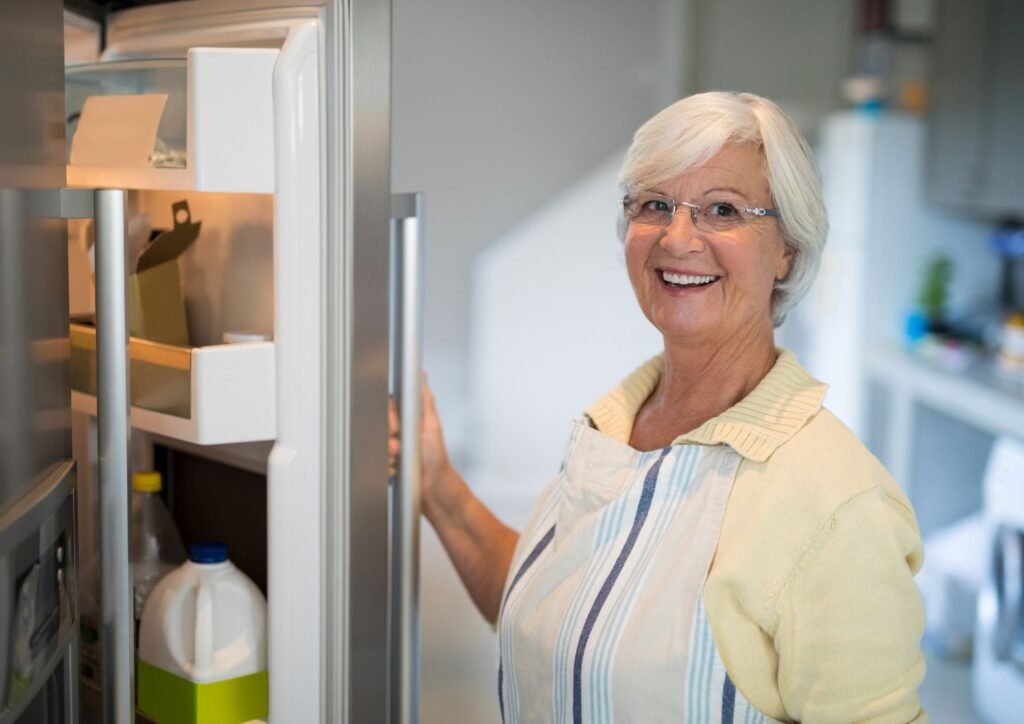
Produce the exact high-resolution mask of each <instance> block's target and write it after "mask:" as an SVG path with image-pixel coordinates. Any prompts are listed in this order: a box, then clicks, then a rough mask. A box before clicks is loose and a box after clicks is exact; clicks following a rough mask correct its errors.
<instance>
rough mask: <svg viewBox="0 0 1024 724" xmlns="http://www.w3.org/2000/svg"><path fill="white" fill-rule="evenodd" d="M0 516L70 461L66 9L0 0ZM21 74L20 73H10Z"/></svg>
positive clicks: (54, 3)
mask: <svg viewBox="0 0 1024 724" xmlns="http://www.w3.org/2000/svg"><path fill="white" fill-rule="evenodd" d="M0 17H3V19H4V20H3V23H0V67H2V68H3V69H4V72H3V73H2V74H0V97H2V98H3V99H4V107H5V109H7V110H5V111H4V112H3V113H2V114H0V512H2V511H4V510H7V509H9V508H10V507H11V506H12V505H13V504H14V503H15V502H16V501H17V500H18V499H19V498H21V497H23V496H24V495H26V494H27V493H28V492H29V491H30V490H31V489H32V488H33V487H34V486H36V485H38V484H40V483H41V481H43V480H44V479H45V478H46V476H47V474H48V473H49V472H51V471H52V470H53V468H54V466H55V465H57V464H59V463H60V462H61V461H64V460H68V459H69V458H70V457H71V436H70V424H71V411H70V379H71V378H70V369H69V354H70V348H69V345H68V299H67V230H66V229H67V227H66V223H65V222H64V221H61V220H59V219H49V218H42V217H41V216H40V214H39V212H38V211H37V209H36V206H37V204H36V203H35V200H36V198H37V197H38V194H37V192H36V190H39V189H46V188H53V189H56V188H60V187H62V186H63V185H64V179H65V171H64V65H63V57H64V56H63V52H64V51H63V48H64V45H63V35H62V32H61V29H62V27H63V15H62V7H61V3H60V2H58V1H57V0H49V1H47V2H38V3H37V2H32V3H23V2H17V0H0ZM11 69H17V72H10V70H11Z"/></svg>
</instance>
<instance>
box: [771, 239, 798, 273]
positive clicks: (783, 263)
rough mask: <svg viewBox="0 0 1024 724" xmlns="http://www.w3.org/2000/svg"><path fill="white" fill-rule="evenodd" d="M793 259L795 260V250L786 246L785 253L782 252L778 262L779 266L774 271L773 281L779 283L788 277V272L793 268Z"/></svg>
mask: <svg viewBox="0 0 1024 724" xmlns="http://www.w3.org/2000/svg"><path fill="white" fill-rule="evenodd" d="M794 259H796V249H793V248H792V247H790V246H789V245H788V244H787V245H786V249H785V251H783V252H782V258H781V259H780V260H779V266H778V268H777V269H776V270H775V281H777V282H781V281H782V280H783V279H785V278H786V277H788V276H789V272H790V270H791V269H792V268H793V260H794Z"/></svg>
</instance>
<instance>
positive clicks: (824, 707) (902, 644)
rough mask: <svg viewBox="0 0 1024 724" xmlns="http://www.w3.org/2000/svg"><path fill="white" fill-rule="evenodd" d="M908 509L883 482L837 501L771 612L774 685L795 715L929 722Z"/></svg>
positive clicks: (918, 550)
mask: <svg viewBox="0 0 1024 724" xmlns="http://www.w3.org/2000/svg"><path fill="white" fill-rule="evenodd" d="M922 556H923V551H922V546H921V539H920V535H919V533H918V530H917V526H916V524H915V523H914V517H913V513H912V512H911V511H910V510H909V509H908V508H907V507H906V506H905V505H904V504H903V503H902V502H901V501H899V500H897V499H895V498H893V497H892V496H891V495H889V494H888V493H887V492H886V490H885V488H884V486H881V485H880V486H877V487H873V488H870V489H869V490H866V491H864V492H862V493H859V494H857V495H855V496H853V497H852V498H850V499H849V500H848V501H846V502H845V503H843V504H842V505H840V506H839V507H838V508H837V509H836V510H835V512H834V514H833V515H832V516H831V518H830V519H828V520H827V521H826V522H825V525H824V526H823V528H822V529H821V531H820V533H819V535H818V536H817V537H816V539H815V540H814V542H813V543H812V544H811V546H810V547H809V548H808V550H807V551H806V552H805V553H804V555H803V556H802V558H801V560H800V561H799V563H798V564H797V566H796V569H795V570H794V571H793V573H792V575H791V577H790V578H789V580H788V582H787V583H786V584H785V586H784V587H783V588H782V589H781V590H780V591H779V595H778V598H777V599H776V606H775V610H776V613H777V615H778V628H777V631H776V633H775V637H774V638H775V646H776V649H777V651H778V654H779V660H778V665H779V669H778V686H779V693H780V695H781V697H782V703H783V705H784V706H785V709H786V712H787V713H788V714H789V715H790V716H791V717H792V718H793V719H794V720H796V721H801V722H806V723H808V724H812V723H815V722H845V723H848V722H886V723H889V722H892V723H899V724H905V723H906V722H926V721H927V720H928V719H927V715H926V714H925V713H924V711H923V710H922V709H921V705H920V699H919V697H918V693H917V689H918V686H919V685H920V683H921V681H922V680H923V679H924V673H925V662H924V657H923V656H922V654H921V650H920V645H919V642H920V640H921V635H922V633H923V631H924V607H923V605H922V602H921V596H920V594H919V592H918V589H917V587H916V585H915V584H914V581H913V576H914V573H915V572H916V571H917V569H919V568H920V565H921V562H922Z"/></svg>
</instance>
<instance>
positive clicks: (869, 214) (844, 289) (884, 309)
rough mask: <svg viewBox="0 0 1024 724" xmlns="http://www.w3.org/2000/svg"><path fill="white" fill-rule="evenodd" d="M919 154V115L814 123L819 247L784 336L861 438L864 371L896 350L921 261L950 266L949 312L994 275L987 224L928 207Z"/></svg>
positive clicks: (865, 424)
mask: <svg viewBox="0 0 1024 724" xmlns="http://www.w3.org/2000/svg"><path fill="white" fill-rule="evenodd" d="M924 153H925V126H924V121H923V120H922V119H921V118H918V117H914V116H908V115H904V114H899V113H885V114H882V115H867V114H864V113H859V112H855V111H847V112H842V113H836V114H833V115H831V116H829V117H828V118H827V119H826V120H825V123H824V125H823V127H822V132H821V141H820V146H819V148H818V154H817V155H818V159H819V163H820V166H821V171H822V181H823V186H824V197H825V205H826V208H827V209H828V215H829V224H830V230H829V235H828V241H827V243H826V245H825V250H824V253H823V255H822V259H821V270H820V272H819V275H818V279H817V281H816V282H815V284H814V287H813V288H812V289H811V291H810V293H809V294H808V296H807V298H806V299H805V300H804V301H803V302H802V303H801V304H800V305H799V306H798V307H797V308H796V309H795V310H794V312H793V314H792V316H791V319H792V321H791V322H788V323H787V325H786V327H785V328H784V337H783V339H784V340H785V343H786V344H789V345H792V346H793V347H794V348H795V349H796V351H797V353H798V356H799V357H800V359H801V360H802V361H803V362H804V364H805V365H806V366H807V368H808V370H809V371H810V372H811V373H812V374H814V375H815V376H817V377H819V379H821V380H823V381H825V382H827V383H828V385H829V390H828V397H827V398H826V405H828V407H829V409H831V410H832V411H833V412H834V413H835V414H836V416H838V417H839V419H840V420H842V421H843V422H844V423H845V424H846V425H847V426H848V427H850V428H851V429H852V430H853V431H854V432H855V433H857V435H858V436H860V437H861V439H863V440H867V439H869V437H870V436H869V427H870V425H871V422H870V421H869V419H868V417H869V412H868V405H867V394H866V387H867V379H868V375H869V371H870V367H871V365H872V362H873V359H874V358H875V357H877V356H878V355H879V353H880V352H884V351H886V350H890V349H899V348H901V347H902V346H903V332H904V328H905V320H906V317H907V315H908V314H909V313H910V312H912V311H913V310H914V307H915V296H916V294H917V290H918V288H919V286H920V282H921V278H922V273H923V270H924V265H925V264H926V262H927V260H928V259H929V258H930V256H931V255H933V254H936V253H939V252H941V253H944V254H947V255H948V256H949V257H950V258H951V259H952V260H953V262H954V264H955V266H956V271H955V277H954V282H955V283H954V284H953V285H952V287H951V306H952V308H953V309H954V310H958V309H963V308H964V307H969V306H970V305H971V304H973V303H975V301H976V300H975V299H974V298H973V295H975V294H976V293H977V292H978V290H986V291H987V290H990V289H991V287H992V284H991V280H992V279H993V278H995V277H994V276H993V275H994V274H995V273H996V271H997V268H996V264H995V260H994V259H992V258H991V255H990V254H987V252H986V251H985V238H986V234H987V227H986V226H984V225H983V224H980V223H977V222H974V221H971V220H967V219H963V218H957V217H955V216H951V215H950V214H948V213H946V212H944V211H943V210H942V209H941V208H938V207H935V206H933V205H930V204H929V203H928V201H927V199H926V198H925V184H924V181H925V179H924V169H925V163H924ZM892 472H893V473H894V474H895V475H896V477H897V480H898V482H900V483H901V484H903V483H905V481H904V480H902V479H900V476H899V474H898V473H899V471H898V470H893V471H892Z"/></svg>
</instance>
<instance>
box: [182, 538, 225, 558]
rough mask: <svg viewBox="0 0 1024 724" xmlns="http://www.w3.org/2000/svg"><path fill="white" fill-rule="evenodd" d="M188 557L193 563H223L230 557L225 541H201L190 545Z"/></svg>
mask: <svg viewBox="0 0 1024 724" xmlns="http://www.w3.org/2000/svg"><path fill="white" fill-rule="evenodd" d="M188 559H189V560H190V561H192V562H193V563H223V562H224V561H226V560H227V559H228V547H227V546H226V545H225V544H224V543H214V542H212V541H200V542H198V543H191V544H189V547H188Z"/></svg>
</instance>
